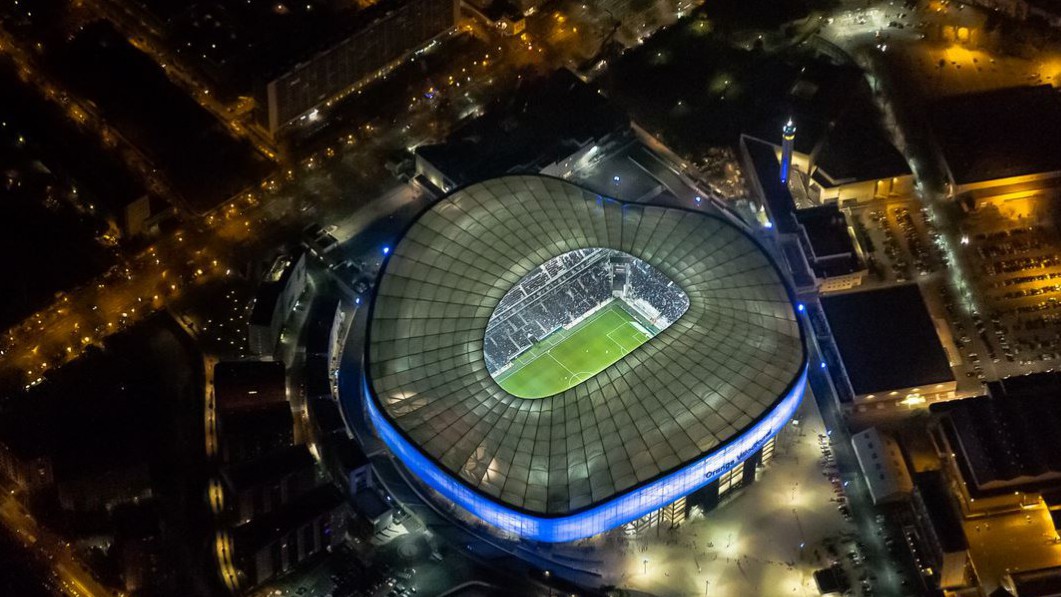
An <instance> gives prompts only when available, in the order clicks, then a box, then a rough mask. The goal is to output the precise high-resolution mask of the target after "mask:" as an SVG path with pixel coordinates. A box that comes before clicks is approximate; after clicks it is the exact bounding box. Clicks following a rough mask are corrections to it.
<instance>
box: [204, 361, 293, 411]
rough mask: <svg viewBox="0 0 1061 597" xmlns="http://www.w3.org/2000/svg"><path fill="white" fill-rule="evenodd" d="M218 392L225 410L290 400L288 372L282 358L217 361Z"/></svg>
mask: <svg viewBox="0 0 1061 597" xmlns="http://www.w3.org/2000/svg"><path fill="white" fill-rule="evenodd" d="M214 396H215V397H216V400H217V406H218V408H219V409H221V410H223V411H231V410H254V409H257V408H263V407H266V406H269V405H272V404H279V403H286V402H287V374H286V372H285V370H284V364H283V363H281V362H278V361H230V362H221V363H217V364H216V365H214Z"/></svg>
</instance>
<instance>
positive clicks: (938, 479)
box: [914, 471, 969, 553]
mask: <svg viewBox="0 0 1061 597" xmlns="http://www.w3.org/2000/svg"><path fill="white" fill-rule="evenodd" d="M914 490H915V491H916V492H917V494H918V495H919V496H920V498H921V503H923V504H924V505H925V510H926V511H927V514H928V517H929V518H930V519H931V524H932V528H933V529H934V530H935V531H936V536H937V537H939V542H940V547H942V548H943V552H944V553H950V552H955V551H962V550H965V549H967V548H968V547H969V544H968V542H967V541H966V539H965V531H964V530H963V529H962V521H961V518H960V517H959V516H958V512H957V510H956V509H955V506H954V504H953V502H952V501H951V496H950V491H949V490H948V489H947V482H946V480H945V479H944V477H943V475H942V474H941V473H940V472H939V471H927V472H924V473H917V474H915V475H914Z"/></svg>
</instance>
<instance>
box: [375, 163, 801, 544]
mask: <svg viewBox="0 0 1061 597" xmlns="http://www.w3.org/2000/svg"><path fill="white" fill-rule="evenodd" d="M591 247H600V248H610V249H615V250H619V251H623V252H625V253H628V254H630V255H632V256H634V257H637V258H638V259H641V260H643V261H645V262H647V263H648V264H650V265H651V266H653V267H655V268H656V269H658V270H659V271H660V272H661V273H663V274H665V275H666V276H667V277H668V278H670V279H671V280H673V281H674V282H675V283H676V284H677V285H679V286H680V287H681V288H682V290H683V291H684V292H685V294H686V295H687V296H688V297H689V302H690V305H689V309H688V311H687V312H686V313H685V314H684V315H683V316H682V317H681V318H680V319H678V320H677V321H676V322H674V323H673V324H672V325H671V326H670V327H668V328H666V329H665V330H663V331H662V332H660V333H659V335H657V336H656V337H655V338H653V339H652V340H650V341H648V342H647V343H645V344H644V345H642V346H640V347H638V348H637V349H636V350H634V351H633V352H631V353H630V354H628V355H627V356H625V357H624V358H623V359H621V360H619V361H618V362H616V363H614V364H613V365H611V366H610V367H608V368H606V369H605V370H603V371H601V372H600V373H599V374H597V375H596V376H594V377H593V378H590V379H589V380H587V381H585V382H583V383H581V384H579V385H577V386H574V387H572V388H570V389H568V390H566V391H564V392H562V393H560V394H557V395H554V396H551V397H546V398H540V399H523V398H517V397H515V396H513V395H511V394H508V393H507V392H505V391H504V390H503V389H502V388H501V387H500V386H499V385H498V384H497V382H496V381H494V379H493V377H492V376H491V375H490V373H489V372H488V371H487V368H486V363H485V360H484V355H483V338H484V334H485V330H486V327H487V322H488V321H489V319H490V316H491V314H492V313H493V311H494V308H495V307H496V306H497V304H498V302H499V301H500V300H501V298H502V297H503V296H504V295H505V293H506V292H507V291H508V290H509V289H510V288H512V287H513V285H515V284H516V283H518V282H519V281H520V280H521V279H522V278H523V277H524V276H525V275H526V274H528V273H529V272H531V271H532V270H533V269H534V268H536V267H537V266H539V265H541V264H542V263H544V262H546V261H548V260H549V259H551V258H553V257H556V256H558V255H561V254H563V253H566V252H568V251H573V250H576V249H582V248H591ZM370 317H371V323H370V328H369V340H368V343H369V346H368V353H367V357H366V358H367V361H368V365H367V371H368V373H369V379H368V380H367V381H366V389H368V390H371V392H370V393H371V394H373V397H370V398H369V412H370V415H372V416H373V420H374V421H375V422H377V423H378V421H379V418H378V417H379V415H378V411H380V410H381V411H382V413H383V415H384V416H385V420H386V422H388V423H389V424H390V425H392V426H393V427H395V428H397V430H398V431H399V432H400V434H401V436H402V437H403V438H405V440H407V441H408V442H411V443H412V445H414V446H416V447H417V450H418V451H419V452H421V453H423V454H425V455H426V456H427V457H428V458H429V459H430V460H431V462H432V463H433V464H434V465H436V466H438V467H440V468H442V469H444V470H445V471H446V472H447V473H448V474H449V475H451V476H452V477H456V478H458V479H460V481H461V482H462V484H463V486H464V487H471V488H472V489H474V490H476V491H477V492H478V493H480V494H485V495H486V496H489V498H490V501H492V502H494V503H495V504H496V503H500V504H502V505H504V507H505V508H512V509H515V510H516V511H519V512H524V513H531V514H534V515H539V516H544V517H558V516H565V515H568V514H571V513H574V512H578V511H581V510H583V509H586V508H589V507H591V506H594V505H596V504H599V503H601V502H603V501H606V500H609V499H610V498H613V497H616V496H619V495H621V494H624V493H627V492H631V491H633V490H634V489H636V488H638V487H640V486H643V485H645V484H648V483H653V482H655V481H654V480H658V479H659V478H661V477H662V476H664V475H667V474H669V473H672V472H674V471H677V470H679V469H682V467H685V466H686V465H688V464H689V463H690V462H692V461H694V460H696V459H698V458H701V457H702V456H704V455H705V454H707V453H709V452H712V453H714V452H715V451H716V450H719V449H721V448H723V447H724V446H725V447H726V450H725V451H726V452H727V454H726V456H730V457H736V456H737V453H738V451H739V450H740V449H745V448H748V446H745V445H744V442H743V441H741V442H737V438H738V437H741V438H744V437H746V436H748V435H752V434H751V433H750V432H749V430H751V429H752V428H754V429H755V430H756V433H758V435H756V439H755V441H765V438H766V436H765V435H764V434H763V433H759V431H758V430H759V429H761V428H763V427H764V425H761V423H762V422H763V421H765V422H767V423H769V424H770V425H767V426H771V425H772V426H774V427H772V431H773V432H776V430H777V429H779V428H780V425H781V424H783V422H778V421H777V420H775V419H777V418H778V416H775V414H774V413H776V412H778V411H779V410H785V414H787V415H790V414H791V413H790V412H788V411H787V408H794V407H795V404H798V396H797V397H796V398H795V399H794V400H785V401H784V405H785V409H781V408H780V406H779V405H781V404H782V400H783V398H786V397H791V396H792V395H794V394H796V393H797V390H798V388H800V387H801V386H800V383H801V382H800V379H801V376H802V374H803V371H804V362H805V354H804V347H803V341H802V332H801V328H800V325H799V323H798V319H797V316H796V314H795V313H794V308H793V303H792V301H791V298H790V295H789V294H788V291H787V289H786V286H785V284H784V283H783V282H782V279H781V277H780V274H779V273H778V269H777V268H776V267H775V265H774V264H773V263H772V262H771V260H770V259H769V258H768V257H767V255H766V254H765V253H764V251H763V250H762V249H761V248H760V246H759V245H758V244H757V243H756V242H755V241H754V240H752V238H751V237H749V236H748V235H747V234H746V233H744V232H742V231H741V230H739V229H738V228H737V227H735V226H734V225H732V224H730V223H729V222H727V221H725V220H723V219H721V218H720V217H718V216H713V215H708V214H705V213H702V212H693V211H686V210H679V209H671V208H663V207H656V206H647V205H639V204H624V203H620V202H618V201H615V200H611V199H605V198H602V197H600V196H599V195H595V194H593V193H591V192H589V191H586V190H584V189H582V188H580V187H578V186H575V185H573V184H571V183H568V182H565V181H562V180H557V179H552V178H545V177H540V176H509V177H504V178H498V179H493V180H490V181H487V182H484V183H479V184H475V185H472V186H470V187H467V188H465V189H463V190H460V191H458V192H456V193H454V194H452V195H450V196H448V197H447V198H445V199H443V200H441V201H440V202H438V203H436V204H435V205H434V206H433V207H432V208H430V209H429V210H428V211H426V212H425V213H423V214H422V215H421V216H420V217H419V219H418V220H417V221H415V222H414V223H413V225H412V226H411V228H410V229H409V230H408V231H407V232H406V234H405V236H404V237H403V238H402V240H401V241H400V242H399V243H398V244H397V246H396V247H395V248H394V250H393V252H392V254H391V256H390V258H389V260H388V262H387V263H386V266H385V269H384V271H383V273H382V274H381V278H380V280H379V284H378V285H377V290H376V297H375V299H374V301H373V304H372V313H371V316H370ZM367 386H371V387H370V388H368V387H367ZM377 404H378V406H377ZM785 420H787V417H786V418H785ZM385 439H386V438H385ZM731 442H734V443H731ZM738 444H739V445H738ZM748 445H749V446H750V445H751V443H750V442H748ZM756 445H761V444H756ZM392 449H393V444H392ZM731 449H732V453H730V450H731ZM418 458H419V457H418ZM698 462H699V461H698ZM715 472H717V471H715V470H710V471H707V472H704V473H700V474H698V476H697V481H698V482H701V483H706V482H707V481H709V480H710V479H711V478H714V476H713V475H712V476H709V475H711V474H712V473H715ZM436 480H437V479H436ZM692 489H695V487H692ZM462 491H464V492H465V493H467V490H466V489H464V490H462ZM682 495H684V494H682ZM676 497H677V496H676ZM660 505H662V504H660ZM657 507H658V506H657ZM568 536H574V535H568Z"/></svg>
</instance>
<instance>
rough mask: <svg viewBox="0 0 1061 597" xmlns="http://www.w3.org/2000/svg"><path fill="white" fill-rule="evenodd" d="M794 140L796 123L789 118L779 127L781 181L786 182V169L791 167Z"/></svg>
mask: <svg viewBox="0 0 1061 597" xmlns="http://www.w3.org/2000/svg"><path fill="white" fill-rule="evenodd" d="M795 142H796V125H794V124H792V119H791V118H789V119H788V122H787V123H786V124H785V126H784V127H782V128H781V182H786V183H787V182H788V171H789V169H791V168H792V146H793V145H794V144H795Z"/></svg>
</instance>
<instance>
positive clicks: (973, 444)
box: [932, 373, 1061, 495]
mask: <svg viewBox="0 0 1061 597" xmlns="http://www.w3.org/2000/svg"><path fill="white" fill-rule="evenodd" d="M988 392H989V395H988V396H981V397H977V398H969V399H966V400H961V401H958V402H954V403H943V404H938V405H934V406H933V407H932V410H933V411H935V412H939V413H941V414H942V415H943V421H942V424H943V426H942V429H943V431H944V433H945V434H946V438H947V441H948V442H949V443H950V444H951V447H952V449H953V450H954V452H955V460H956V461H957V462H958V465H959V466H958V468H959V470H960V471H961V474H962V476H963V477H964V478H965V480H966V487H967V488H968V490H969V491H970V493H972V494H974V495H976V494H979V493H990V492H992V491H1007V492H1008V491H1014V490H1015V489H1017V488H1020V489H1023V490H1027V491H1030V490H1037V489H1041V488H1043V487H1044V486H1045V485H1052V486H1055V487H1056V486H1059V485H1061V437H1058V435H1057V433H1056V430H1057V429H1061V376H1059V375H1057V374H1052V373H1037V374H1033V375H1027V376H1020V377H1011V378H1008V379H1006V380H1003V381H1000V382H992V383H990V384H988Z"/></svg>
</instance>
